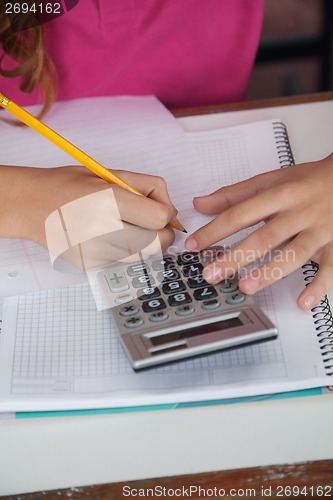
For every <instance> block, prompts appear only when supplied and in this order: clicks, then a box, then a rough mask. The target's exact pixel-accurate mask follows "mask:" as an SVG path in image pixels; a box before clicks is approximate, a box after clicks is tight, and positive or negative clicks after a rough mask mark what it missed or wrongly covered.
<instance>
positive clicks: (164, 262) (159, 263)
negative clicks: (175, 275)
mask: <svg viewBox="0 0 333 500" xmlns="http://www.w3.org/2000/svg"><path fill="white" fill-rule="evenodd" d="M151 265H152V268H153V269H154V271H164V270H165V269H170V267H175V265H176V263H175V261H174V260H173V258H172V257H164V258H163V259H159V260H157V259H156V260H153V262H152V263H151Z"/></svg>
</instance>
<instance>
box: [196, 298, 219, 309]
mask: <svg viewBox="0 0 333 500" xmlns="http://www.w3.org/2000/svg"><path fill="white" fill-rule="evenodd" d="M220 305H221V302H219V301H218V300H217V299H211V300H205V301H204V302H203V303H202V304H201V307H202V309H205V310H206V311H213V310H214V309H217V308H218V307H220Z"/></svg>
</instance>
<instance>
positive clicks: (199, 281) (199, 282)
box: [187, 276, 209, 288]
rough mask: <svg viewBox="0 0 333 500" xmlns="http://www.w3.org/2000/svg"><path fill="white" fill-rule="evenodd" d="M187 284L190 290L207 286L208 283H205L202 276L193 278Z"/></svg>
mask: <svg viewBox="0 0 333 500" xmlns="http://www.w3.org/2000/svg"><path fill="white" fill-rule="evenodd" d="M187 284H188V286H189V287H190V288H199V287H203V286H209V283H207V281H206V280H205V279H204V277H203V276H193V278H189V279H188V280H187Z"/></svg>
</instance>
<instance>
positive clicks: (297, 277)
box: [0, 122, 330, 411]
mask: <svg viewBox="0 0 333 500" xmlns="http://www.w3.org/2000/svg"><path fill="white" fill-rule="evenodd" d="M253 134H254V135H255V136H260V137H262V138H263V141H264V142H263V144H266V146H265V149H264V151H262V152H261V156H260V158H258V152H257V151H253V147H252V141H253ZM190 140H191V141H192V143H193V144H194V145H195V147H196V149H197V152H198V154H199V156H200V157H201V158H202V161H203V163H204V170H201V176H202V182H203V181H204V180H205V185H204V187H205V189H206V188H207V189H209V188H210V186H214V189H216V186H217V185H224V184H226V183H228V184H230V182H235V181H237V180H240V179H243V178H246V177H249V176H250V175H254V174H255V173H259V172H260V171H264V169H267V168H276V167H278V166H279V165H278V159H277V156H276V154H275V144H274V141H273V138H272V136H271V124H270V123H269V122H268V123H267V122H266V123H258V124H255V125H252V126H247V127H235V128H232V129H226V130H222V131H213V132H203V133H196V134H190ZM188 174H190V172H188ZM194 194H197V193H194ZM204 219H205V218H204V217H201V216H197V215H196V214H195V212H194V210H193V209H190V208H189V209H187V210H184V211H183V212H182V213H181V220H182V223H184V225H185V226H187V227H188V228H189V229H190V231H192V230H193V229H195V228H196V227H198V226H200V224H201V223H202V222H203V220H204ZM244 235H246V233H244V234H239V233H238V234H237V235H236V236H235V237H234V238H237V239H239V238H240V237H241V236H244ZM232 242H233V238H231V239H230V243H231V244H232ZM178 244H179V245H181V244H182V241H181V240H179V241H178ZM303 286H304V282H303V277H302V273H301V272H296V273H294V274H293V275H291V276H289V277H288V278H285V279H284V280H282V281H280V282H279V283H278V284H276V285H275V286H274V287H272V288H268V289H265V290H262V291H261V292H259V293H258V294H256V296H255V299H256V301H257V302H258V304H259V306H260V307H261V308H262V309H263V310H264V312H265V313H266V314H267V315H268V316H269V317H270V319H271V320H272V321H273V323H275V324H276V325H277V327H278V329H279V337H278V338H277V339H275V340H271V341H268V342H264V343H260V344H255V345H248V346H244V347H241V348H237V349H231V350H227V351H221V352H219V353H216V354H211V355H207V356H202V357H199V358H193V359H188V360H186V361H182V362H177V363H174V364H170V365H166V366H163V367H160V368H154V369H150V370H149V371H145V372H140V373H134V372H133V370H132V368H131V367H130V364H129V362H128V361H127V358H126V356H125V354H124V352H123V350H122V347H121V345H120V342H119V340H118V337H117V333H116V331H115V328H114V325H113V323H112V320H111V317H110V315H109V313H108V311H100V312H98V311H97V310H96V305H95V302H94V299H93V297H92V294H91V291H90V288H89V285H88V284H87V283H83V284H77V285H72V286H69V287H63V288H61V289H54V290H46V291H43V292H41V293H31V294H28V295H24V296H19V297H10V298H7V299H5V304H4V308H5V311H4V328H3V333H2V336H1V348H0V403H1V408H2V410H3V411H20V410H21V411H23V410H51V409H76V408H99V407H117V406H136V405H150V404H162V403H175V404H176V403H179V402H186V401H198V400H209V399H219V398H231V397H241V396H250V395H261V394H268V393H276V392H281V391H287V390H297V389H303V388H308V387H318V386H324V385H329V383H330V378H329V377H328V376H326V375H325V369H324V366H323V362H322V358H321V355H320V349H319V345H318V342H317V339H316V335H315V330H314V325H313V318H312V316H311V313H305V312H302V311H300V310H299V309H298V308H297V306H296V301H295V299H296V297H297V295H298V293H299V292H300V291H301V290H302V288H303Z"/></svg>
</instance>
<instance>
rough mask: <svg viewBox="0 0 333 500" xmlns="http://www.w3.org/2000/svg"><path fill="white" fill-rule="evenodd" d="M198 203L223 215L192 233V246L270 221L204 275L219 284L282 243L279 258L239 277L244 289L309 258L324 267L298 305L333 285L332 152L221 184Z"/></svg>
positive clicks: (248, 290)
mask: <svg viewBox="0 0 333 500" xmlns="http://www.w3.org/2000/svg"><path fill="white" fill-rule="evenodd" d="M194 206H195V208H196V209H197V210H199V211H200V212H203V213H205V214H217V213H219V214H220V215H218V216H217V217H216V218H215V219H214V220H213V221H211V222H210V223H208V224H207V225H205V226H203V227H202V228H200V229H199V230H198V231H196V232H195V233H193V234H192V235H191V236H189V238H188V239H187V240H186V243H185V246H186V248H187V249H188V250H201V249H203V248H205V247H208V246H210V245H212V244H213V243H216V242H217V241H219V240H221V239H223V238H226V237H227V236H229V235H231V234H234V233H236V232H237V231H239V230H241V229H244V228H246V227H249V226H252V225H254V224H256V223H258V222H261V221H266V224H264V225H263V226H261V227H260V228H259V229H257V230H256V231H254V232H253V233H252V234H250V235H249V236H247V237H246V238H245V239H244V240H243V241H242V242H240V243H239V244H238V245H237V246H236V247H235V248H234V249H232V250H230V251H229V252H227V253H226V254H225V255H224V256H223V257H221V258H219V259H218V261H217V262H215V263H212V264H210V265H208V266H207V267H206V268H205V271H204V277H205V279H206V280H207V281H209V282H210V283H213V284H214V283H218V282H219V281H221V280H222V279H223V278H225V277H226V276H230V275H232V274H234V273H236V272H237V271H238V270H239V269H241V268H245V267H246V266H247V265H248V264H250V263H251V262H253V261H255V260H258V259H261V258H263V257H265V255H267V254H268V253H269V255H270V252H272V251H273V250H274V249H278V248H279V247H281V246H282V248H281V249H280V250H278V251H277V253H276V255H275V257H274V256H273V257H271V259H270V260H268V262H267V263H265V264H264V265H263V266H261V267H260V268H257V269H254V270H253V271H251V272H249V273H248V274H247V276H244V277H242V278H241V279H240V281H239V286H240V289H241V290H242V291H243V292H244V293H247V294H252V293H254V292H257V291H258V290H260V289H262V288H265V287H266V286H269V285H271V284H272V283H274V282H275V281H277V280H278V279H280V278H282V277H283V276H286V275H288V274H289V273H291V272H293V271H294V270H295V269H297V268H298V267H300V266H302V265H303V264H304V263H305V262H306V261H307V260H308V259H313V260H316V261H320V269H319V271H318V273H317V275H316V277H315V278H314V279H313V280H312V282H311V283H310V284H309V285H308V286H307V287H306V288H305V290H303V292H302V293H301V294H300V296H299V297H298V305H299V307H301V308H302V309H304V310H308V309H310V308H311V307H313V306H314V305H315V304H316V303H317V302H318V301H319V300H320V299H321V298H322V297H323V296H324V295H325V294H326V293H327V292H328V290H329V289H330V288H331V287H332V286H333V154H332V155H330V156H328V157H327V158H325V159H323V160H321V161H317V162H313V163H304V164H300V165H296V166H291V167H288V168H284V169H279V170H274V171H271V172H267V173H264V174H260V175H258V176H255V177H252V178H251V179H248V180H246V181H243V182H239V183H237V184H234V185H231V186H227V187H224V188H221V189H219V190H218V191H215V192H214V193H212V194H210V195H208V196H201V197H198V198H195V199H194Z"/></svg>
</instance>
